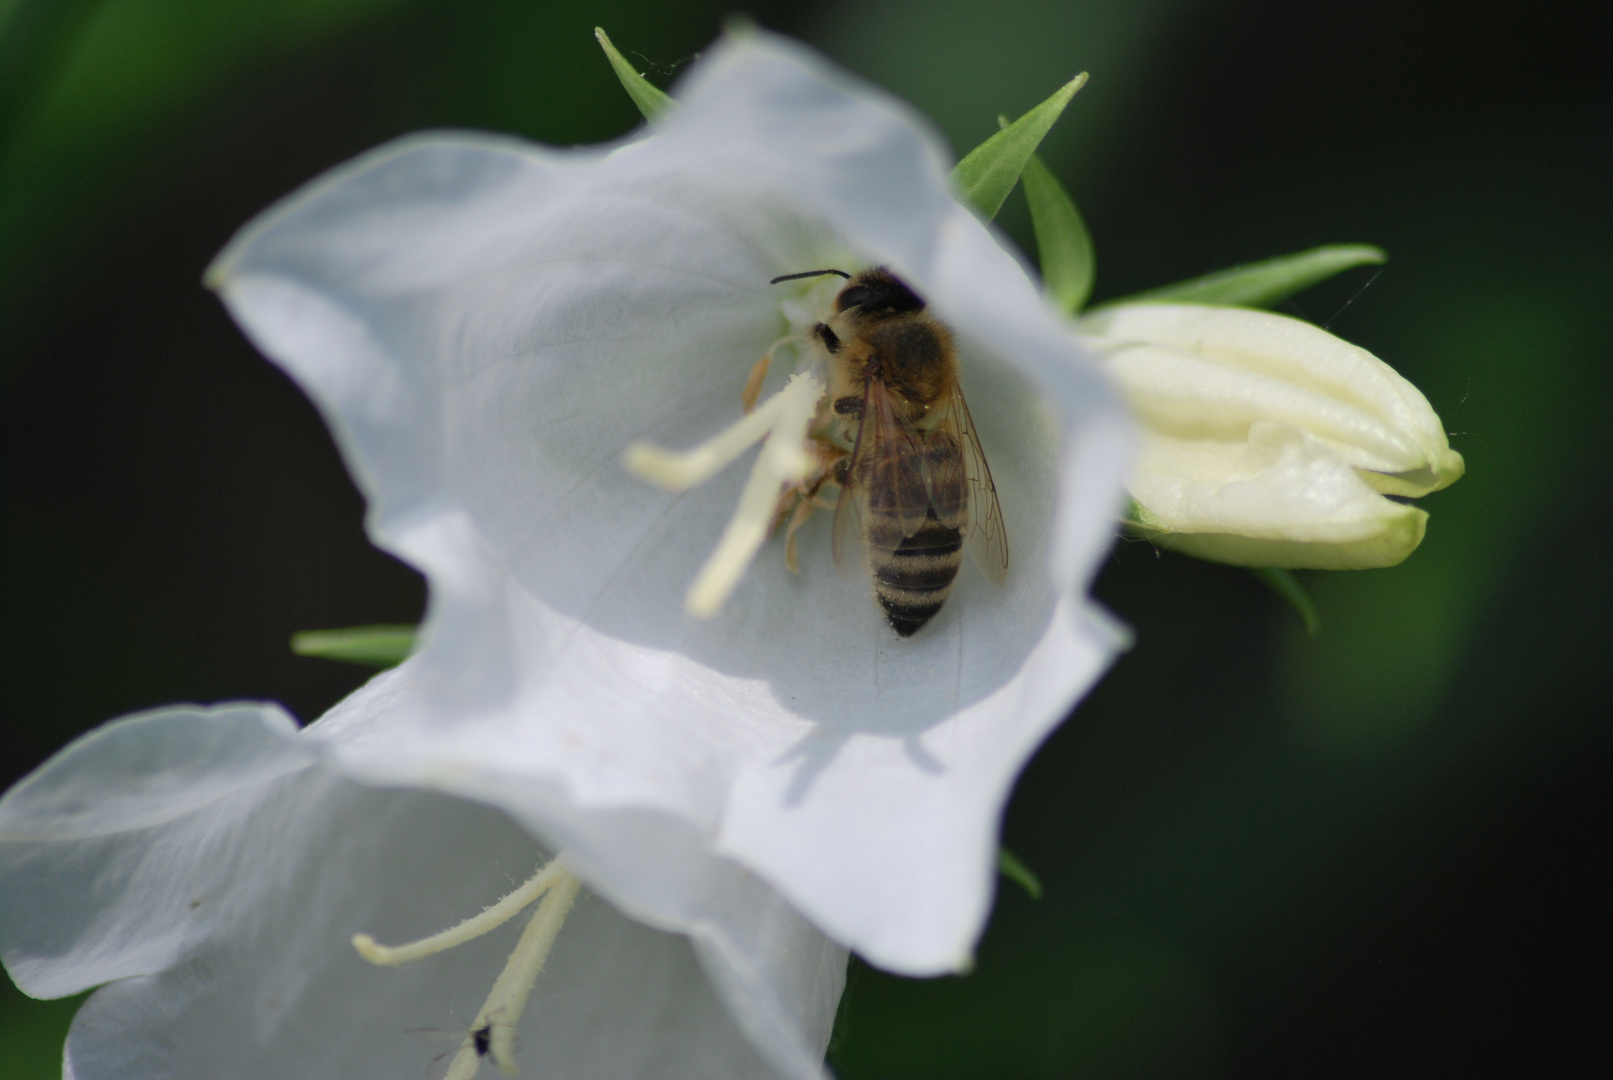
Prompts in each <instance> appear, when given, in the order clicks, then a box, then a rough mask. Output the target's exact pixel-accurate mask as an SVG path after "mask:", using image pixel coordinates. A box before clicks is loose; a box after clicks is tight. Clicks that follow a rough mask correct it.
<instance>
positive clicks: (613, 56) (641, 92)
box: [594, 26, 673, 124]
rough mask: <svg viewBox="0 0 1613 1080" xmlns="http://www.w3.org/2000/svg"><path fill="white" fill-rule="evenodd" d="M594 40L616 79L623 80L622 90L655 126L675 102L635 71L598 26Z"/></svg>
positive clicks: (595, 29) (595, 28)
mask: <svg viewBox="0 0 1613 1080" xmlns="http://www.w3.org/2000/svg"><path fill="white" fill-rule="evenodd" d="M594 40H595V41H597V42H599V47H600V48H601V49H604V50H605V58H606V59H607V60H609V61H610V66H611V69H612V70H613V71H615V72H616V77H617V78H618V79H620V80H622V89H623V90H626V91H627V96H628V97H630V98H632V99H633V104H634V105H637V106H638V111H639V112H641V113H643V114H644V119H646V120H648V121H650V122H651V123H652V124H653V123H654V122H655V121H656V119H657V118H659V117H660V116H662V115H663V114H665V113H666V112H667V111H668V110H669V109H671V108H672V106H673V101H672V98H671V97H669V96H668V95H667V92H666V91H665V90H662V89H661V88H660V87H658V86H656V85H655V84H654V83H652V82H650V80H648V79H646V78H645V77H644V76H643V75H642V74H640V73H639V72H638V71H635V70H634V68H633V65H632V64H629V63H628V62H627V57H625V56H623V55H622V54H621V53H619V52H617V51H616V46H614V45H612V44H611V43H610V38H609V37H607V36H606V35H605V31H604V30H602V29H600V28H599V27H597V26H596V27H594Z"/></svg>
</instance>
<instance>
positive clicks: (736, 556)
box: [623, 373, 825, 618]
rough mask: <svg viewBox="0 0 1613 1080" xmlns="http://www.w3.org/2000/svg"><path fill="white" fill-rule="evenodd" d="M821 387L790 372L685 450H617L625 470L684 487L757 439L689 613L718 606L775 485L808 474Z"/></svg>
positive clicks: (768, 520)
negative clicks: (758, 446)
mask: <svg viewBox="0 0 1613 1080" xmlns="http://www.w3.org/2000/svg"><path fill="white" fill-rule="evenodd" d="M824 389H825V387H824V384H823V383H822V382H821V381H820V380H819V379H817V378H815V377H814V376H812V375H810V374H805V373H803V374H797V375H793V376H791V377H790V381H789V382H788V383H786V384H785V386H784V389H782V390H780V391H779V392H778V393H776V394H774V395H773V396H772V397H771V398H769V399H768V400H767V401H765V402H763V403H762V404H761V405H759V406H757V408H756V409H755V410H754V411H752V412H750V413H749V414H747V415H745V416H743V417H741V418H740V419H739V420H738V421H736V422H735V423H733V424H732V425H730V426H729V427H728V428H727V429H726V430H724V431H721V432H718V433H717V434H716V435H714V436H713V437H711V438H710V439H707V440H706V441H705V442H704V443H701V444H700V445H699V446H696V447H694V448H693V449H691V450H688V451H685V452H683V453H673V452H672V451H668V450H662V449H660V448H658V447H654V446H650V445H649V444H647V443H634V444H633V445H632V446H629V447H628V448H627V451H626V452H625V453H624V454H623V464H625V465H626V467H627V469H628V471H629V472H632V473H634V474H635V475H637V476H638V477H640V478H641V479H644V480H648V481H649V482H650V483H652V484H656V485H658V486H660V487H662V488H665V489H666V490H668V491H683V490H685V489H687V488H690V487H693V486H694V485H696V484H699V483H701V482H703V481H705V480H709V479H710V478H711V477H713V476H715V475H716V474H717V473H718V472H720V471H721V470H722V469H723V468H725V467H726V466H727V465H728V464H729V463H730V462H732V461H733V460H734V459H735V458H737V457H739V455H740V454H742V453H744V452H745V450H747V449H748V448H749V447H750V446H751V444H753V443H756V442H762V443H763V445H762V451H761V453H760V454H758V455H757V457H756V464H755V465H754V466H753V467H752V468H751V474H750V479H749V480H747V481H746V483H745V488H744V490H743V491H742V492H741V493H740V496H739V505H738V506H737V507H735V509H734V515H733V517H732V518H730V519H729V521H728V526H727V528H725V529H724V530H723V534H722V537H721V538H720V539H719V540H718V541H717V547H716V549H715V550H713V551H712V553H711V556H710V557H709V558H707V560H706V562H705V564H704V565H703V566H701V568H700V572H699V573H698V574H697V575H696V576H695V580H694V583H693V584H692V585H690V586H689V591H688V593H687V594H685V597H684V606H685V608H686V609H687V610H688V612H689V613H690V614H691V615H695V616H697V617H699V618H709V617H710V616H712V615H715V614H716V613H717V612H718V611H720V610H721V609H722V606H723V604H724V603H725V602H726V601H727V599H728V597H729V596H730V595H732V594H733V591H734V589H735V588H736V587H738V585H739V581H740V578H742V577H743V576H744V574H745V570H746V568H747V567H749V566H750V564H751V561H752V560H753V559H754V558H755V557H756V552H757V551H759V550H760V549H761V546H762V543H763V541H765V540H766V539H767V533H768V528H769V526H770V525H771V524H772V520H773V514H774V511H775V509H776V507H777V505H778V497H779V491H780V490H781V489H782V488H783V487H784V486H785V485H787V484H794V483H796V482H798V481H800V480H803V479H805V478H806V477H807V475H808V474H809V473H810V472H811V470H812V467H813V465H814V464H815V462H814V459H813V457H812V455H811V454H810V453H808V452H807V450H806V449H805V446H806V433H807V428H808V426H809V425H810V424H811V423H812V417H813V415H814V414H815V413H816V412H817V409H818V402H819V401H820V400H821V399H822V398H823V394H824ZM763 440H765V442H764V441H763Z"/></svg>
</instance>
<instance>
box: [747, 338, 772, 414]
mask: <svg viewBox="0 0 1613 1080" xmlns="http://www.w3.org/2000/svg"><path fill="white" fill-rule="evenodd" d="M772 362H773V352H772V350H768V352H767V354H766V355H764V356H763V357H762V358H761V359H760V360H758V361H756V363H755V364H754V365H753V366H752V367H751V369H750V375H749V377H747V378H746V379H745V389H743V390H741V391H740V392H739V400H740V402H741V404H743V405H744V406H745V411H746V412H747V413H748V412H750V411H751V410H752V409H754V408H756V399H757V398H759V397H761V396H762V380H763V379H765V378H767V368H768V365H769V364H771V363H772Z"/></svg>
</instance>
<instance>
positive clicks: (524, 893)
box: [353, 859, 576, 967]
mask: <svg viewBox="0 0 1613 1080" xmlns="http://www.w3.org/2000/svg"><path fill="white" fill-rule="evenodd" d="M562 879H570V880H572V881H575V880H576V879H575V878H573V877H571V875H570V874H568V873H567V872H566V868H565V866H564V864H562V863H561V862H560V860H559V859H551V860H549V862H548V863H546V864H545V865H544V866H543V868H542V869H541V870H539V871H538V872H537V873H536V874H533V875H532V876H531V877H530V878H528V879H527V880H526V882H525V883H523V884H522V885H520V886H519V887H518V888H516V890H515V891H514V892H512V893H510V894H509V895H508V896H506V897H504V899H502V900H500V901H499V902H498V903H496V904H494V905H493V906H492V907H489V908H487V909H485V910H483V911H482V913H481V914H479V915H472V916H471V917H470V918H468V919H466V920H464V921H463V922H461V923H459V924H458V925H456V926H451V927H449V928H448V929H447V930H444V931H443V932H442V933H440V934H433V935H431V936H430V937H428V938H421V939H420V940H419V941H412V942H410V943H409V944H407V945H381V944H379V943H377V942H376V940H375V939H374V938H373V937H371V936H370V935H368V934H354V935H353V948H355V949H357V950H358V954H359V955H360V956H362V957H363V958H364V959H366V960H368V961H369V962H370V963H372V964H376V965H378V966H380V967H397V966H398V965H399V964H407V963H408V962H409V961H411V960H419V959H421V958H423V957H427V956H434V955H435V954H437V953H440V952H443V951H445V950H447V949H452V948H453V947H454V946H456V945H463V944H464V943H465V942H467V941H471V940H474V939H475V938H479V937H481V936H482V935H483V934H485V933H487V932H488V931H489V930H496V929H498V928H499V927H500V926H503V925H504V924H505V923H507V922H509V921H510V920H511V919H513V918H515V917H516V916H517V915H519V914H520V913H521V911H522V909H524V908H525V907H526V906H527V905H529V904H531V903H532V901H534V900H536V899H537V898H538V897H540V896H542V895H543V894H544V893H545V892H547V891H548V890H549V889H550V888H551V887H553V886H554V884H555V883H556V882H557V881H560V880H562Z"/></svg>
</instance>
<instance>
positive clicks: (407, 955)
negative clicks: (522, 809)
mask: <svg viewBox="0 0 1613 1080" xmlns="http://www.w3.org/2000/svg"><path fill="white" fill-rule="evenodd" d="M581 888H582V882H580V881H578V880H577V878H576V877H575V876H574V875H572V874H571V873H570V872H569V871H568V870H567V869H566V867H565V864H564V863H563V862H561V860H560V859H558V858H556V859H551V860H550V861H549V862H548V863H547V864H545V865H544V866H543V867H542V868H541V869H540V870H538V872H537V873H536V874H533V875H532V877H530V878H528V879H527V880H526V881H525V882H524V883H522V884H521V885H520V886H519V887H518V888H516V889H515V890H514V891H513V892H511V893H510V894H509V895H508V896H505V897H504V898H503V899H502V900H500V901H498V902H497V903H496V904H494V905H492V906H491V907H489V908H487V909H485V910H484V911H482V912H481V913H480V914H478V915H472V916H471V917H470V918H468V919H465V920H464V921H463V922H460V923H458V924H457V925H455V926H452V927H449V928H448V929H447V930H444V931H442V932H441V933H440V934H433V935H431V936H430V937H427V938H422V939H421V940H419V941H414V942H410V943H409V944H407V945H397V946H388V945H381V944H378V943H377V942H376V940H375V939H374V938H373V937H371V936H370V935H369V934H354V935H353V948H354V949H356V950H357V951H358V954H359V955H360V956H362V957H363V958H364V959H366V960H368V961H369V962H370V963H372V964H376V965H378V966H381V967H397V966H398V965H399V964H406V963H408V962H409V961H411V960H420V959H423V958H425V957H427V956H433V955H435V954H437V953H440V952H444V951H446V950H448V949H452V948H454V947H455V946H456V945H463V944H464V943H465V942H467V941H471V940H473V939H475V938H478V937H480V936H481V935H483V934H485V933H487V932H488V931H490V930H495V929H497V928H498V927H500V926H503V925H504V924H505V923H507V922H509V921H510V920H511V919H513V918H515V916H517V915H519V914H520V913H521V912H522V911H523V910H524V909H525V908H527V907H528V906H530V905H531V904H532V902H533V901H534V900H538V899H539V898H540V897H541V898H542V902H541V903H539V904H538V909H537V910H536V911H534V912H533V913H532V918H531V919H530V920H528V921H527V924H526V929H524V930H522V931H521V937H520V940H519V941H517V942H516V943H515V949H514V951H512V952H511V953H510V957H509V959H508V960H506V961H505V962H504V970H503V971H502V972H500V973H499V977H498V978H497V979H496V980H494V982H493V989H492V990H491V991H490V992H489V993H488V995H487V1000H486V1001H485V1002H484V1003H483V1004H482V1007H481V1009H480V1010H479V1011H478V1012H477V1014H476V1021H475V1023H473V1024H471V1026H470V1029H469V1032H468V1033H467V1034H466V1036H465V1040H464V1042H463V1043H461V1044H460V1047H459V1050H458V1052H457V1053H456V1054H455V1055H454V1060H453V1061H452V1062H451V1063H450V1064H449V1066H448V1072H447V1073H446V1075H445V1077H444V1080H470V1078H471V1077H473V1076H475V1075H476V1069H477V1067H478V1066H479V1065H480V1063H481V1059H482V1057H483V1056H484V1055H485V1056H487V1057H489V1058H491V1059H492V1060H493V1063H494V1064H495V1065H497V1066H498V1068H499V1071H500V1072H502V1073H504V1074H505V1075H507V1076H513V1075H515V1027H516V1024H518V1023H519V1022H520V1019H521V1013H522V1012H523V1011H525V1009H526V1003H527V998H528V997H529V996H531V993H532V987H533V984H535V983H536V982H537V980H538V975H539V974H540V973H541V972H542V971H543V964H544V961H545V960H547V959H548V958H549V950H550V949H551V948H553V947H554V941H555V937H556V936H557V935H558V934H559V933H560V927H561V925H562V924H563V923H564V922H565V921H566V915H567V914H569V913H570V911H571V907H572V905H573V904H574V903H576V900H577V893H578V891H579V890H580V889H581ZM495 1017H497V1021H496V1022H495V1021H494V1018H495Z"/></svg>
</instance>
